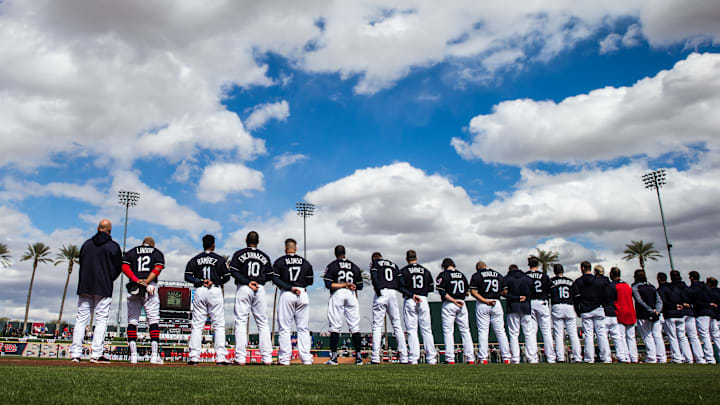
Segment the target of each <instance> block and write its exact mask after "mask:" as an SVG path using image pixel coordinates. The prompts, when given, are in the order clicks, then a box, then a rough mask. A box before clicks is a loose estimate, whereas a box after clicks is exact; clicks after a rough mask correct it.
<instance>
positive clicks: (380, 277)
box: [370, 252, 408, 364]
mask: <svg viewBox="0 0 720 405" xmlns="http://www.w3.org/2000/svg"><path fill="white" fill-rule="evenodd" d="M370 260H371V264H370V278H371V279H372V283H373V289H374V290H375V299H373V316H372V329H373V338H372V358H371V362H372V364H380V346H381V344H382V328H383V321H384V320H385V313H387V315H388V316H389V317H390V324H391V325H392V328H393V331H394V332H395V339H396V340H397V346H398V347H397V350H398V357H399V360H400V363H403V364H406V363H407V362H408V353H407V344H406V343H405V333H404V332H403V330H402V326H401V325H400V310H399V309H398V305H397V297H396V296H397V294H396V291H399V290H405V282H404V281H403V280H402V275H401V274H400V270H399V269H398V267H397V266H396V265H395V263H393V262H391V261H390V260H387V259H383V257H382V254H380V253H379V252H375V253H373V254H372V256H371V258H370ZM404 295H405V294H404Z"/></svg>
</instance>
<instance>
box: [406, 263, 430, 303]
mask: <svg viewBox="0 0 720 405" xmlns="http://www.w3.org/2000/svg"><path fill="white" fill-rule="evenodd" d="M400 274H402V276H403V281H404V282H405V288H407V289H408V291H410V292H411V293H412V294H415V295H422V296H427V295H428V293H430V292H432V291H433V286H434V282H433V278H432V274H430V270H428V269H426V268H425V267H423V266H421V265H420V264H418V263H410V264H408V265H407V266H405V267H403V268H402V269H400Z"/></svg>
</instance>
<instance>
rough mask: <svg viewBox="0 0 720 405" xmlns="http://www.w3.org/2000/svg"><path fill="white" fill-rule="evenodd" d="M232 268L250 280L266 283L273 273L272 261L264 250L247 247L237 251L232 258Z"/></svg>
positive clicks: (230, 265)
mask: <svg viewBox="0 0 720 405" xmlns="http://www.w3.org/2000/svg"><path fill="white" fill-rule="evenodd" d="M229 267H230V269H231V270H234V271H237V272H239V273H240V274H241V275H242V276H243V277H244V278H246V279H247V280H248V281H255V282H256V283H258V284H261V285H262V284H265V282H267V281H268V279H269V278H270V277H271V275H272V261H271V260H270V256H268V255H267V254H266V253H265V252H263V251H262V250H260V249H258V248H256V247H246V248H244V249H240V250H238V251H237V252H235V253H234V254H233V256H232V259H230V264H229Z"/></svg>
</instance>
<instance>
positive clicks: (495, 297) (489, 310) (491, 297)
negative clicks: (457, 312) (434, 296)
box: [470, 262, 510, 364]
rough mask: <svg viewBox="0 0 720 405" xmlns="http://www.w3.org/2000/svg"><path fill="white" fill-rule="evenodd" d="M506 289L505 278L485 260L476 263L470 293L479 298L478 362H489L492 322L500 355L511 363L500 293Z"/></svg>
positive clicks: (477, 307) (477, 308)
mask: <svg viewBox="0 0 720 405" xmlns="http://www.w3.org/2000/svg"><path fill="white" fill-rule="evenodd" d="M503 290H505V279H504V278H503V276H502V275H501V274H500V273H498V272H497V271H495V270H493V269H489V268H488V267H487V264H485V262H477V263H476V264H475V274H473V275H472V277H470V294H471V295H472V296H473V297H474V298H475V299H476V300H477V305H476V306H475V317H476V319H477V328H478V363H480V364H487V363H488V359H489V356H488V336H489V334H490V324H492V327H493V332H495V336H496V337H497V340H498V344H499V345H500V355H501V356H502V360H503V362H504V363H505V364H509V363H510V342H508V338H507V335H506V334H505V320H504V314H503V309H502V305H501V304H500V295H501V294H502V292H503Z"/></svg>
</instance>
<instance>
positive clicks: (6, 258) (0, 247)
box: [0, 243, 10, 267]
mask: <svg viewBox="0 0 720 405" xmlns="http://www.w3.org/2000/svg"><path fill="white" fill-rule="evenodd" d="M0 266H2V267H10V249H8V247H7V245H6V244H4V243H0Z"/></svg>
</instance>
